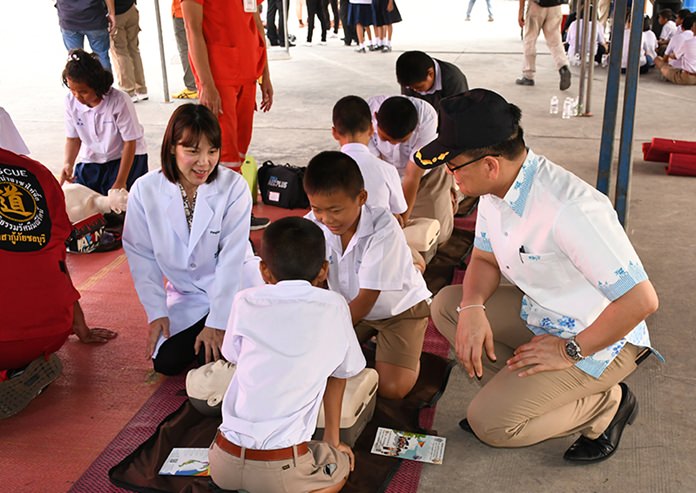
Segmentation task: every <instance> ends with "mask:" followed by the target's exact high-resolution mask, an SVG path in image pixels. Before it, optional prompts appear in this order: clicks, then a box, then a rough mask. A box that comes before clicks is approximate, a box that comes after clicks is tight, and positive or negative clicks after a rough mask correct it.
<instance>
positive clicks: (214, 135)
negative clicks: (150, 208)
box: [160, 103, 222, 183]
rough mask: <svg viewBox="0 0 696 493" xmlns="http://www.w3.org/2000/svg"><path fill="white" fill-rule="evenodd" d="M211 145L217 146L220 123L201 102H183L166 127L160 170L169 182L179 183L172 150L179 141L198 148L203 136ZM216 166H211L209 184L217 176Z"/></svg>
mask: <svg viewBox="0 0 696 493" xmlns="http://www.w3.org/2000/svg"><path fill="white" fill-rule="evenodd" d="M204 135H205V137H206V138H207V139H208V142H210V145H211V146H213V147H216V148H218V149H220V146H221V145H222V132H221V130H220V124H219V123H218V119H217V118H216V117H215V115H214V114H213V112H212V111H210V110H209V109H208V108H206V107H205V106H203V105H202V104H194V103H187V104H182V105H181V106H179V107H178V108H177V109H176V110H174V113H172V116H171V117H170V118H169V123H168V124H167V129H166V130H165V131H164V137H163V138H162V149H161V151H160V152H161V154H160V157H161V158H162V173H163V174H164V176H165V178H167V180H169V181H171V182H172V183H178V182H179V168H178V167H177V165H176V155H175V154H174V152H173V149H174V148H175V147H176V146H177V145H178V144H181V145H183V146H185V147H197V146H198V142H200V140H201V137H202V136H204ZM217 173H218V166H215V168H213V171H211V173H210V175H208V179H207V180H206V183H211V182H212V181H213V180H215V178H216V177H217Z"/></svg>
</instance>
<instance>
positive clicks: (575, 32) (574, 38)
mask: <svg viewBox="0 0 696 493" xmlns="http://www.w3.org/2000/svg"><path fill="white" fill-rule="evenodd" d="M582 30H583V20H582V19H577V20H574V21H573V22H571V23H570V26H568V31H567V33H566V43H568V58H571V59H572V58H575V54H576V52H575V45H576V44H577V46H578V50H579V51H578V52H577V54H578V55H580V53H582ZM591 34H592V24H590V31H588V34H587V52H588V53H589V52H590V48H591V44H590V41H591V40H590V35H591ZM578 38H579V40H578ZM595 41H596V43H597V44H602V45H603V44H605V43H606V40H605V39H604V26H602V24H601V23H599V22H598V24H597V39H596V40H595ZM596 51H597V50H595V53H596Z"/></svg>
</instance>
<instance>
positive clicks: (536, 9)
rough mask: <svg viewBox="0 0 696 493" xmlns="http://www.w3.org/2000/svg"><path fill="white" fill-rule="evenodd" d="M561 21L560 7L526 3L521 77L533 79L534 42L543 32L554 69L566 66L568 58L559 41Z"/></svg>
mask: <svg viewBox="0 0 696 493" xmlns="http://www.w3.org/2000/svg"><path fill="white" fill-rule="evenodd" d="M562 19H563V14H562V13H561V6H560V5H558V6H556V7H540V6H539V5H538V4H537V3H536V2H534V0H529V2H527V14H526V16H525V18H524V38H523V41H522V45H523V47H524V66H523V67H522V75H524V76H525V77H526V78H527V79H534V73H535V72H536V54H537V51H536V42H537V38H538V37H539V33H540V32H541V31H544V38H546V45H547V46H548V47H549V51H550V52H551V56H552V57H553V63H554V64H556V69H560V68H561V67H562V66H564V65H568V56H567V55H566V52H565V49H563V42H562V39H561V20H562Z"/></svg>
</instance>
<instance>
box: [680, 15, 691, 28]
mask: <svg viewBox="0 0 696 493" xmlns="http://www.w3.org/2000/svg"><path fill="white" fill-rule="evenodd" d="M683 19H684V20H683V21H682V25H681V27H682V29H683V30H684V31H690V30H691V28H692V27H693V25H694V16H693V14H689V15H687V16H685V17H683Z"/></svg>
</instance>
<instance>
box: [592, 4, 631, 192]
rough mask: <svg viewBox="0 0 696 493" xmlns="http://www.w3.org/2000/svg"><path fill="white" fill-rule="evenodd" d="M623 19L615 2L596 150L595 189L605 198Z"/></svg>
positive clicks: (623, 8)
mask: <svg viewBox="0 0 696 493" xmlns="http://www.w3.org/2000/svg"><path fill="white" fill-rule="evenodd" d="M625 18H626V2H615V3H614V16H613V18H612V21H611V50H610V51H609V68H608V69H607V88H606V93H605V96H604V120H603V121H602V142H601V145H600V147H599V166H598V168H597V190H599V191H600V192H602V193H603V194H605V195H609V179H610V177H611V165H612V162H613V160H614V133H615V132H616V114H617V110H618V106H619V86H620V85H621V56H622V52H623V38H624V19H625Z"/></svg>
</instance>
